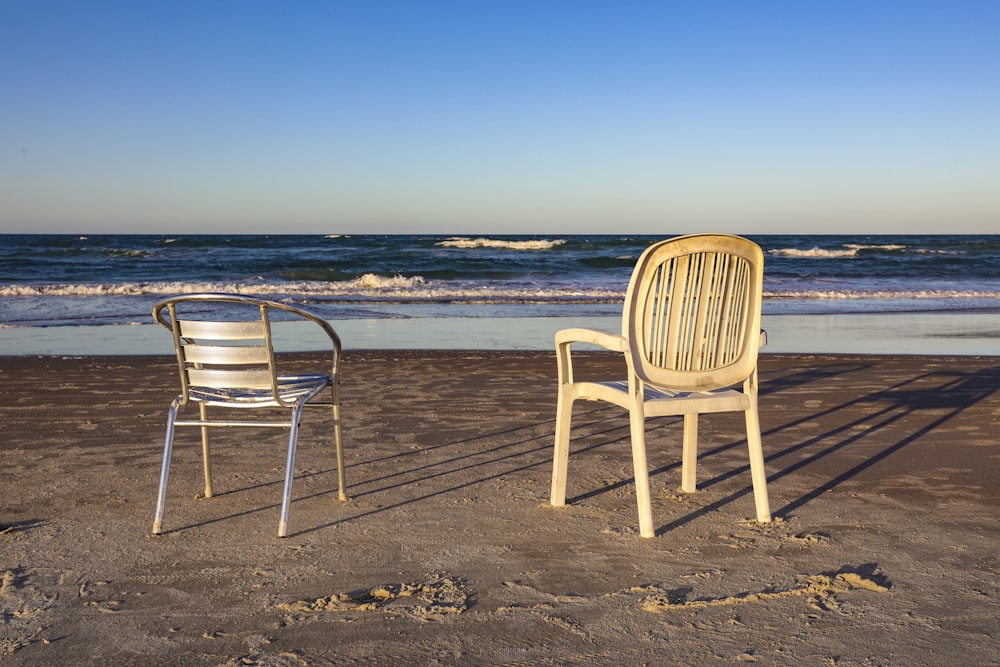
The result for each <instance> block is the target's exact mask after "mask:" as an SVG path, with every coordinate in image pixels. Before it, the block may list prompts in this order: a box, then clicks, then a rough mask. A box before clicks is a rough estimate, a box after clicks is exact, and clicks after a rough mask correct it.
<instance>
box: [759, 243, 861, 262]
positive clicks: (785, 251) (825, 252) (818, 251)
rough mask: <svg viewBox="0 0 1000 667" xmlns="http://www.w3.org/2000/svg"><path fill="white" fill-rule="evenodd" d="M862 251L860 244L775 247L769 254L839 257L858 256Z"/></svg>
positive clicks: (821, 257)
mask: <svg viewBox="0 0 1000 667" xmlns="http://www.w3.org/2000/svg"><path fill="white" fill-rule="evenodd" d="M860 251H861V248H860V246H855V247H853V248H852V247H847V248H844V249H842V250H829V249H827V248H808V249H803V248H775V249H774V250H768V251H767V254H768V255H771V256H773V257H802V258H806V259H809V258H815V259H838V258H840V257H856V256H857V254H858V253H859V252H860Z"/></svg>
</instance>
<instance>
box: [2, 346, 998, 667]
mask: <svg viewBox="0 0 1000 667" xmlns="http://www.w3.org/2000/svg"><path fill="white" fill-rule="evenodd" d="M316 358H317V357H314V356H310V355H297V356H296V362H295V364H296V365H297V366H301V368H303V369H305V368H311V367H315V359H316ZM761 359H762V360H761V420H762V429H763V438H764V449H765V454H766V456H767V472H768V479H769V491H770V499H771V507H772V510H773V511H774V515H775V520H774V521H773V522H772V523H770V524H766V525H761V524H757V523H755V522H753V521H750V520H749V519H750V517H752V516H753V498H752V494H751V493H750V477H749V472H748V470H747V463H746V450H745V442H744V440H743V436H742V423H741V417H740V416H739V415H718V416H710V417H705V418H703V420H702V427H701V448H700V453H701V458H700V460H699V476H698V477H699V484H700V490H699V492H697V493H695V494H690V495H684V494H680V493H679V492H678V491H677V487H678V485H679V475H680V466H679V459H680V425H679V423H677V421H676V420H673V419H664V420H659V421H655V422H652V423H651V424H650V425H649V428H650V437H649V442H650V462H651V468H652V476H651V483H652V486H653V493H654V505H653V512H654V520H655V522H656V525H657V526H658V535H657V537H656V538H654V539H642V538H640V537H638V531H637V520H636V509H635V503H634V493H633V488H632V485H631V476H632V471H631V457H630V451H629V438H628V422H627V418H626V416H625V415H624V414H623V413H622V412H621V411H620V410H618V409H616V408H613V407H610V406H604V405H602V404H596V403H594V404H583V405H580V406H578V407H577V411H576V418H575V422H574V425H575V427H576V428H575V429H574V440H573V448H572V451H573V453H572V455H571V459H570V475H569V487H568V496H569V504H568V505H567V506H566V507H563V508H558V509H556V508H552V507H549V506H548V505H547V499H548V491H549V476H550V473H551V448H552V435H553V426H554V421H553V417H554V412H555V399H556V391H555V390H556V387H555V372H556V368H555V358H554V355H553V354H552V353H548V352H462V351H389V350H383V351H370V352H362V351H353V350H351V351H348V352H347V354H346V355H345V361H344V368H343V380H342V387H343V407H344V440H345V449H346V458H347V465H346V473H347V481H348V494H349V496H350V500H349V501H347V502H341V501H338V500H337V493H336V468H335V464H334V458H333V451H332V447H331V442H332V440H331V437H330V434H329V430H328V424H329V422H328V421H327V419H326V414H325V413H321V412H318V411H317V412H313V413H307V415H306V421H305V422H304V424H303V428H302V432H301V435H300V447H299V455H298V462H297V463H298V465H297V470H296V478H295V485H294V489H293V498H294V502H293V504H292V510H291V518H290V528H289V537H288V538H286V539H279V538H278V537H276V529H277V522H278V506H279V503H280V499H281V474H282V472H281V471H282V469H283V466H284V455H285V440H284V436H283V434H282V433H280V432H273V431H272V432H263V433H259V434H258V433H257V432H251V431H245V430H238V431H226V432H218V433H217V434H216V440H215V442H216V447H215V452H216V454H215V485H216V496H215V497H213V498H211V499H204V498H196V496H197V495H198V494H199V492H200V491H201V487H200V482H201V478H200V461H199V456H200V446H199V443H198V441H197V433H196V432H195V431H193V430H190V429H188V430H186V431H181V432H180V434H179V436H178V443H177V448H176V450H175V458H174V466H173V468H172V472H171V485H170V494H169V497H168V501H167V510H166V517H165V522H164V530H165V534H164V535H162V536H158V537H152V536H151V535H150V528H151V523H152V518H153V509H154V503H155V495H156V485H157V481H158V476H159V466H160V461H161V457H162V444H163V435H164V425H165V420H166V410H167V405H168V403H169V401H170V399H171V398H172V397H173V396H174V395H175V394H176V386H175V384H176V377H175V369H174V366H173V360H172V359H171V358H169V357H166V356H155V357H98V356H93V357H82V358H71V357H0V374H2V382H0V394H2V398H0V428H2V439H0V452H2V461H3V465H2V469H0V524H2V525H3V526H4V527H5V528H6V530H5V531H4V532H3V533H0V554H2V557H0V619H2V621H0V663H3V664H4V665H42V664H50V665H55V664H59V665H90V664H116V665H132V664H136V665H140V664H141V665H289V666H291V665H418V664H419V665H578V664H579V665H611V664H614V665H642V664H650V665H655V664H688V665H694V664H739V663H759V664H779V665H786V664H787V665H793V664H794V665H941V664H955V665H958V664H965V665H973V664H975V665H988V664H1000V640H998V639H996V637H998V636H1000V601H998V584H997V575H998V569H1000V567H998V557H997V544H998V543H1000V540H998V537H1000V527H998V522H997V518H998V512H997V509H998V507H1000V485H998V484H997V479H998V478H1000V455H998V442H1000V358H998V357H973V356H961V357H933V356H899V357H891V356H866V355H859V356H845V355H804V354H765V355H763V356H762V358H761ZM588 362H589V365H590V366H591V367H592V368H594V369H595V370H596V371H601V370H603V371H604V372H605V373H607V372H609V371H612V370H615V369H617V368H619V366H620V364H621V362H620V359H619V358H618V357H616V356H614V355H611V356H603V355H596V354H594V355H588ZM580 371H581V368H578V373H579V372H580Z"/></svg>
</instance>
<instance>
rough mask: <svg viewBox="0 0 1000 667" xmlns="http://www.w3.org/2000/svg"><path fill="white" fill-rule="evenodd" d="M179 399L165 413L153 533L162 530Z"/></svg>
mask: <svg viewBox="0 0 1000 667" xmlns="http://www.w3.org/2000/svg"><path fill="white" fill-rule="evenodd" d="M179 405H180V401H179V399H175V400H174V401H173V402H172V403H171V404H170V411H169V412H168V413H167V437H166V442H165V443H164V445H163V466H162V467H161V468H160V490H159V492H158V493H157V494H156V514H155V516H154V517H153V535H159V534H160V533H161V532H163V511H164V509H165V507H166V504H167V476H168V474H169V472H170V454H171V452H172V451H173V447H174V420H175V419H176V418H177V408H178V407H179Z"/></svg>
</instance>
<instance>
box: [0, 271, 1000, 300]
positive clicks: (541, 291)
mask: <svg viewBox="0 0 1000 667" xmlns="http://www.w3.org/2000/svg"><path fill="white" fill-rule="evenodd" d="M203 292H225V293H231V294H249V295H252V294H261V295H268V296H288V297H305V298H320V299H323V298H326V299H338V298H344V299H348V300H357V301H365V300H376V301H386V300H400V301H419V300H429V301H447V300H449V299H454V300H473V299H487V300H491V301H509V302H518V301H551V302H557V301H574V302H578V301H588V300H591V301H595V302H607V301H614V300H618V301H621V300H622V299H624V297H625V293H624V287H621V288H618V289H614V288H607V287H603V286H600V285H591V286H581V285H568V284H558V285H553V284H550V285H544V284H543V285H536V284H528V283H521V284H511V283H492V284H481V283H474V282H453V281H428V280H425V279H424V278H423V277H422V276H402V275H396V276H391V277H387V276H380V275H376V274H373V273H369V274H365V275H363V276H361V277H359V278H356V279H354V280H348V281H342V282H327V281H320V280H302V281H289V282H266V281H262V282H210V281H204V282H181V281H162V282H126V283H73V284H68V283H67V284H49V285H21V284H14V285H0V297H29V298H31V297H34V298H40V297H41V298H44V297H134V296H144V295H151V296H161V295H168V296H169V295H174V294H196V293H203ZM764 298H765V299H782V300H789V299H800V300H832V299H870V300H884V299H1000V290H996V289H934V288H917V289H915V288H912V287H910V288H899V289H869V288H861V287H852V288H839V289H838V288H820V289H786V288H778V289H773V288H772V289H768V288H767V286H766V285H765V290H764Z"/></svg>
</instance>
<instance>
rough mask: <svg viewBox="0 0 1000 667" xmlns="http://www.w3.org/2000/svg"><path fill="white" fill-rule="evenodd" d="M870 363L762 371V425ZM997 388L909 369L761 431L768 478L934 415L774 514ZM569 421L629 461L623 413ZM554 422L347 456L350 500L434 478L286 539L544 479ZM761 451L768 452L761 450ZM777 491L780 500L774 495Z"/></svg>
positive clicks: (584, 441) (672, 428) (719, 450)
mask: <svg viewBox="0 0 1000 667" xmlns="http://www.w3.org/2000/svg"><path fill="white" fill-rule="evenodd" d="M872 368H873V366H872V365H871V364H867V363H864V362H854V361H852V362H847V363H840V364H826V365H822V366H818V367H815V368H810V369H808V370H804V371H801V372H795V373H790V374H786V375H780V376H777V377H769V376H771V375H774V373H773V372H771V373H767V372H762V377H761V414H762V416H763V417H764V421H765V422H766V421H773V418H774V413H773V412H772V411H769V410H768V403H769V402H770V401H769V400H768V397H769V396H777V395H780V394H781V393H782V392H785V391H794V390H799V389H802V388H803V387H805V386H807V385H810V384H814V383H823V382H825V381H829V380H832V379H835V378H837V377H838V376H840V377H850V376H852V375H857V374H864V373H865V372H867V371H869V370H871V369H872ZM998 388H1000V367H993V368H987V369H983V370H980V371H976V372H973V373H963V372H957V371H956V372H950V371H947V370H936V371H933V372H925V373H919V374H915V375H913V376H912V377H907V378H905V379H903V380H901V381H899V382H897V383H895V384H893V385H891V386H889V387H887V388H883V389H879V390H878V391H874V392H871V393H869V394H867V395H864V396H860V397H854V398H851V399H850V400H845V401H842V402H838V403H836V404H833V405H829V406H827V407H823V408H822V409H818V410H816V411H811V412H809V413H808V414H807V415H804V416H801V417H798V418H796V419H793V420H791V421H788V422H785V423H783V424H781V425H778V426H773V427H771V428H767V429H765V430H764V431H763V433H762V435H763V438H764V446H765V452H766V453H767V454H766V456H765V460H766V462H767V464H768V475H767V478H768V482H771V483H773V482H775V481H777V480H780V479H782V478H784V477H787V476H789V475H792V474H794V473H796V472H798V471H799V470H801V469H803V468H804V467H806V466H808V465H810V464H812V463H815V462H817V461H820V460H821V459H825V458H828V457H831V456H834V455H836V454H837V453H838V452H841V451H843V450H844V449H845V448H847V447H849V446H851V445H852V444H855V443H857V442H858V441H860V440H862V439H865V440H868V441H871V440H872V439H877V438H879V437H880V433H884V432H885V431H886V429H888V428H889V427H891V426H894V425H897V426H898V425H899V422H900V421H901V420H902V419H904V418H905V417H907V416H910V417H912V416H913V415H915V414H920V413H923V412H928V413H930V414H932V415H933V419H931V420H930V421H929V422H927V423H925V424H924V425H922V426H919V427H917V428H915V429H913V430H908V431H906V432H905V434H904V435H903V437H901V438H896V439H895V441H893V442H886V443H885V445H884V446H883V447H882V448H881V449H880V450H878V451H877V452H876V453H874V454H873V455H872V456H869V457H867V458H866V459H865V460H864V461H863V462H861V463H858V464H856V465H854V466H852V467H850V468H848V469H847V470H845V471H843V472H841V473H839V474H837V475H836V476H833V477H831V478H829V479H827V480H826V481H823V482H822V483H821V484H820V485H819V486H817V487H815V488H813V489H811V490H809V491H808V492H807V493H804V494H802V495H801V496H799V497H797V498H793V499H790V500H788V499H784V500H786V503H785V504H784V506H782V507H780V508H778V509H776V510H775V512H774V514H775V516H778V517H783V518H787V517H789V515H791V514H792V513H793V512H795V511H796V510H798V509H800V508H801V507H802V506H804V505H806V504H807V503H809V502H810V501H812V500H814V499H816V498H818V497H820V496H821V495H823V494H824V493H826V492H827V491H830V490H831V489H834V488H836V487H837V486H839V485H841V484H843V483H844V482H846V481H848V480H850V479H851V478H853V477H855V476H857V475H858V474H860V473H861V472H863V471H865V470H867V469H869V468H872V467H873V466H876V465H878V464H879V463H880V462H882V461H883V460H885V459H886V458H887V457H889V456H891V455H892V454H894V453H896V452H898V451H900V450H902V449H903V448H905V447H907V446H908V445H910V444H912V443H914V442H915V441H917V440H919V439H920V438H921V437H923V436H925V435H926V434H928V433H930V432H932V431H933V430H935V429H937V428H940V427H941V426H943V425H944V424H946V423H947V422H949V421H951V420H953V419H955V418H957V417H959V416H960V415H961V414H962V413H963V412H964V411H965V410H967V409H968V408H970V407H971V406H973V405H975V404H977V403H979V402H981V401H983V400H985V399H987V398H988V397H989V396H990V395H991V394H993V393H994V392H996V391H998ZM824 395H825V396H830V395H831V394H830V393H829V392H827V393H825V394H824ZM553 402H554V398H553ZM862 408H863V409H862ZM847 410H850V413H849V414H851V415H859V416H856V417H855V418H853V419H851V420H850V421H847V422H843V423H837V424H836V425H835V426H833V427H831V428H828V429H827V430H825V431H824V432H822V433H818V434H816V433H813V434H811V435H810V436H809V437H808V438H806V439H804V440H801V441H799V442H796V443H794V444H791V445H788V446H786V447H784V448H783V449H781V450H779V451H774V450H773V449H772V448H770V447H768V445H769V443H771V444H772V446H773V442H774V439H775V436H777V435H779V434H781V433H782V432H784V431H787V430H789V429H795V428H796V427H798V426H801V425H803V424H805V423H807V422H816V421H817V420H821V419H823V418H824V417H827V418H828V417H830V416H833V415H836V414H838V413H841V412H843V411H847ZM941 410H945V412H944V413H943V414H939V412H940V411H941ZM574 418H575V419H576V420H577V421H576V423H575V425H574V428H575V429H581V431H582V432H584V434H583V435H581V436H579V438H578V440H577V441H576V446H574V448H573V452H574V454H579V453H583V452H588V451H590V452H592V451H594V450H598V449H601V448H604V447H608V446H616V445H621V444H622V443H624V444H625V448H623V449H622V450H621V454H622V461H623V464H624V463H627V460H628V459H629V453H628V447H627V446H628V443H629V432H628V416H627V414H625V413H622V412H621V411H620V410H618V409H616V408H614V407H608V406H603V405H602V406H596V407H592V408H587V409H584V410H581V409H577V411H576V414H575V417H574ZM680 422H681V419H679V418H674V417H662V418H657V419H653V420H650V422H649V423H648V424H647V426H648V434H649V435H650V442H651V443H652V442H657V443H660V444H659V446H656V447H654V448H651V452H653V453H654V455H660V456H662V455H663V454H664V453H666V454H668V455H669V456H670V457H671V459H672V460H671V462H670V463H668V464H665V465H662V466H659V467H656V468H651V469H650V476H651V478H655V477H660V476H661V475H663V474H666V473H673V472H674V471H677V470H679V469H680V466H681V464H680V460H679V455H680V443H679V441H680ZM554 423H555V420H554V419H546V420H542V421H531V422H530V423H524V424H518V425H515V426H513V427H511V428H506V429H502V430H494V431H490V432H488V433H483V434H479V435H476V436H473V437H468V438H459V439H454V440H448V441H445V442H441V443H439V444H435V445H429V446H421V447H419V448H416V449H413V450H408V451H404V452H398V453H391V454H387V455H384V456H379V457H375V458H370V459H364V460H356V461H352V462H350V463H348V464H347V468H348V469H351V468H354V469H356V470H357V473H356V474H360V475H361V476H359V477H356V479H359V482H358V483H357V484H355V485H354V486H353V488H352V489H349V491H350V493H349V496H350V497H351V498H352V500H353V499H359V498H364V497H368V496H374V495H377V494H382V493H390V492H398V491H400V490H402V489H406V488H416V487H417V486H418V485H421V484H425V483H428V482H432V481H437V482H438V484H436V485H434V486H432V487H431V488H430V489H428V490H427V491H426V492H424V493H420V494H419V495H415V496H406V497H397V498H396V499H394V500H390V502H386V503H380V504H378V506H376V507H371V508H365V509H361V511H357V510H358V509H360V508H357V507H352V503H349V504H348V505H347V506H344V507H345V508H350V509H349V510H348V511H347V512H344V511H343V510H335V509H333V508H336V507H338V506H337V505H335V504H331V514H335V515H336V516H335V518H333V519H332V520H330V521H326V522H323V523H321V524H314V525H312V526H309V527H303V528H302V529H300V530H298V531H296V532H294V533H292V534H291V535H294V536H302V535H304V534H308V533H312V532H316V531H320V530H323V529H326V528H330V527H334V526H337V525H341V524H344V523H347V522H352V521H356V520H359V519H363V518H365V517H370V516H374V515H378V514H381V513H383V512H387V511H390V510H394V509H398V508H402V507H405V506H407V505H410V504H414V503H421V502H426V501H429V500H432V499H433V498H435V497H439V496H443V495H445V494H448V493H453V492H456V491H461V490H464V489H469V488H472V487H476V486H478V485H481V484H484V483H487V482H490V481H493V480H497V479H500V478H503V477H507V476H510V475H517V474H520V473H525V472H528V471H534V472H536V473H537V472H543V474H542V475H541V476H540V480H544V481H547V478H546V475H547V474H548V472H549V471H550V468H551V465H552V458H551V453H552V429H553V428H554ZM654 438H655V440H654ZM483 443H490V446H489V447H486V448H481V447H480V446H478V445H481V444H483ZM664 443H669V444H664ZM674 445H676V447H675V446H674ZM745 447H746V440H745V439H739V440H734V441H732V442H729V443H727V444H724V445H719V446H716V447H712V448H706V449H705V450H704V451H702V452H700V454H699V457H698V460H699V462H700V463H701V462H705V461H710V460H711V459H712V457H717V456H720V455H722V454H724V453H726V452H728V451H729V450H732V449H736V448H741V449H742V448H745ZM769 449H770V451H768V450H769ZM449 450H453V451H449ZM675 450H676V452H675ZM436 452H437V453H444V455H443V456H434V457H433V458H431V459H426V460H423V461H417V459H420V458H421V457H427V455H433V454H435V453H436ZM795 454H805V456H804V457H803V458H798V459H796V460H795V461H794V462H790V463H788V464H787V465H785V466H784V467H776V466H777V465H780V464H781V462H782V461H784V460H786V459H787V457H789V456H792V455H795ZM393 462H395V463H397V464H398V465H394V466H393V467H392V468H391V469H390V470H387V471H384V472H383V473H381V474H379V475H377V476H373V477H366V476H364V475H363V473H361V470H363V469H364V468H365V467H368V466H371V465H377V464H387V463H393ZM477 470H478V471H479V474H474V475H470V473H472V472H473V471H477ZM335 473H336V468H335V467H332V468H330V469H328V470H327V469H324V470H313V471H310V472H306V473H299V474H298V475H296V479H298V480H302V479H306V478H309V477H314V476H320V475H328V474H329V475H332V474H335ZM741 475H742V476H745V477H746V484H745V485H741V487H740V488H739V489H738V490H736V491H734V492H732V493H729V494H727V495H725V496H723V497H720V498H717V499H715V500H714V501H712V502H711V503H708V504H705V505H702V506H699V507H698V508H697V509H695V510H693V511H690V512H687V513H685V514H684V516H681V517H678V518H677V519H675V520H673V521H670V522H668V523H666V524H664V525H661V526H660V527H658V528H657V529H656V534H657V535H658V536H659V535H663V534H665V533H669V532H670V531H672V530H674V529H676V528H678V527H680V526H683V525H685V524H687V523H690V522H691V521H694V520H695V519H697V518H699V517H702V516H704V515H706V514H708V513H710V512H713V511H715V510H717V509H719V508H721V507H724V506H726V505H728V504H730V503H732V502H734V501H736V500H738V499H740V498H742V497H744V496H747V495H748V494H750V493H752V488H751V486H750V480H749V465H747V464H743V465H739V466H736V467H733V468H731V469H729V470H727V471H726V472H723V473H721V474H717V475H715V476H713V477H711V478H707V479H705V480H704V481H703V482H702V483H701V484H700V485H699V486H700V489H701V490H702V491H704V490H706V489H709V488H711V487H713V486H716V485H718V484H720V483H723V482H725V481H726V480H729V479H731V478H733V477H737V476H741ZM280 483H281V482H280V481H279V480H274V481H271V482H262V483H258V484H253V485H247V486H244V487H242V488H236V489H230V490H228V491H226V492H224V493H223V494H219V495H229V494H233V493H243V492H248V491H251V490H256V489H259V488H262V487H268V486H272V485H277V484H280ZM633 483H634V482H633V480H632V479H631V478H628V479H619V480H616V481H614V482H611V483H605V484H602V485H601V486H600V487H599V488H594V489H589V490H583V491H581V492H580V493H578V494H577V495H575V496H573V497H572V498H567V502H568V503H570V504H573V503H577V502H579V501H583V500H587V499H592V498H595V497H599V496H601V495H602V494H605V493H609V492H614V491H616V490H618V489H624V488H627V487H630V486H631V485H632V484H633ZM778 488H780V487H778ZM544 492H545V491H544V484H542V485H540V486H539V504H542V503H543V500H544V499H543V496H544ZM335 494H336V491H335V489H330V490H323V491H319V492H316V493H312V494H307V495H302V496H298V497H296V498H295V502H296V503H302V502H303V501H307V500H309V499H315V498H331V500H332V498H333V497H335ZM776 495H777V497H778V498H780V492H779V493H778V494H776ZM277 507H278V504H276V503H275V504H268V505H262V506H255V507H253V508H252V509H247V510H246V511H241V512H233V513H229V514H228V515H226V516H215V517H212V518H211V519H206V520H203V521H199V522H196V523H188V524H187V525H178V526H176V527H174V528H173V529H172V530H171V531H169V532H174V531H183V530H188V529H191V528H194V527H199V526H204V525H209V524H212V523H216V522H221V521H227V520H231V519H233V518H236V517H241V516H247V515H252V514H257V513H260V512H271V511H274V510H275V509H276V508H277Z"/></svg>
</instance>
